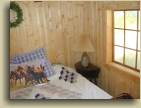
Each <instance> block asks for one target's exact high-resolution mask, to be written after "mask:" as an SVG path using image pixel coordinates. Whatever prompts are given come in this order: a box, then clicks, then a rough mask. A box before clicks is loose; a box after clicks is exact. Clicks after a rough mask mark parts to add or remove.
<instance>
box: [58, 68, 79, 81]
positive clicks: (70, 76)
mask: <svg viewBox="0 0 141 108" xmlns="http://www.w3.org/2000/svg"><path fill="white" fill-rule="evenodd" d="M59 79H60V80H61V79H63V80H64V81H68V82H70V83H74V82H76V79H77V74H76V73H74V72H69V71H68V70H67V69H65V68H64V67H62V70H61V72H60V77H59Z"/></svg>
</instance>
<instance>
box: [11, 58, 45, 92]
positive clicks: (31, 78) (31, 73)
mask: <svg viewBox="0 0 141 108" xmlns="http://www.w3.org/2000/svg"><path fill="white" fill-rule="evenodd" d="M45 63H46V61H45V60H44V59H41V60H39V59H37V60H34V61H30V62H26V63H22V64H10V89H11V90H17V89H19V88H25V87H28V86H31V85H35V84H40V83H46V82H48V79H47V73H48V70H46V69H45Z"/></svg>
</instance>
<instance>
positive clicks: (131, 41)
mask: <svg viewBox="0 0 141 108" xmlns="http://www.w3.org/2000/svg"><path fill="white" fill-rule="evenodd" d="M136 42H137V32H136V31H129V30H126V31H125V46H126V47H128V48H133V49H136Z"/></svg>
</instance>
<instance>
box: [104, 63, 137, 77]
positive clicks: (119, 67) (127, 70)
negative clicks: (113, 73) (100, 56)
mask: <svg viewBox="0 0 141 108" xmlns="http://www.w3.org/2000/svg"><path fill="white" fill-rule="evenodd" d="M106 66H107V67H109V68H112V69H115V70H117V71H119V72H122V73H123V72H124V73H125V74H129V75H131V76H135V77H138V78H140V72H138V71H136V70H132V69H130V68H127V67H125V66H122V65H120V64H117V63H114V62H111V63H109V64H106Z"/></svg>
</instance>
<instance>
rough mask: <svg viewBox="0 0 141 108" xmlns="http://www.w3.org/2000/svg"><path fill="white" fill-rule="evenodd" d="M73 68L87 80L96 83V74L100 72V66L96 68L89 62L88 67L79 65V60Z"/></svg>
mask: <svg viewBox="0 0 141 108" xmlns="http://www.w3.org/2000/svg"><path fill="white" fill-rule="evenodd" d="M75 69H76V71H77V72H78V73H80V74H81V75H83V76H84V77H86V78H87V79H88V80H90V81H91V82H93V80H94V83H95V84H96V85H97V78H98V74H99V72H100V68H98V67H97V66H95V65H93V64H91V63H90V64H89V66H88V67H86V68H85V67H83V66H82V65H81V63H80V62H78V63H76V64H75Z"/></svg>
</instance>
